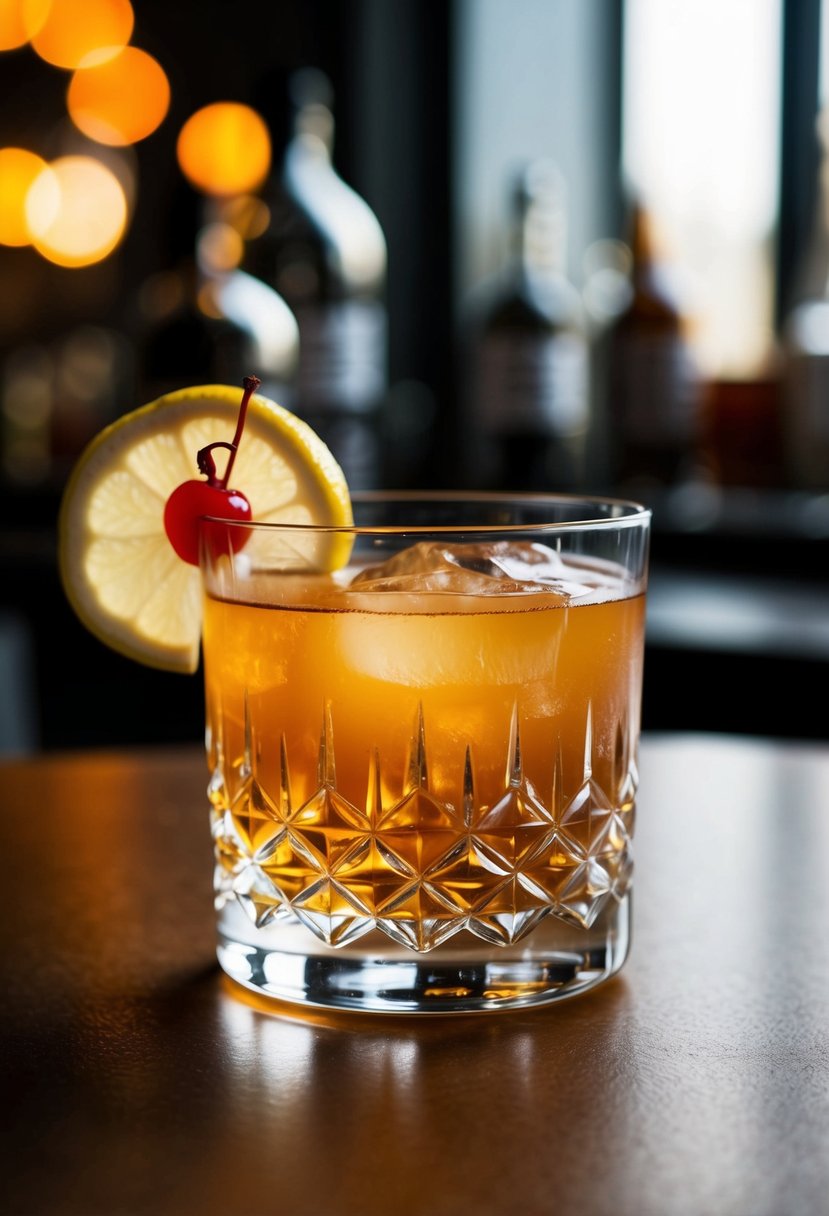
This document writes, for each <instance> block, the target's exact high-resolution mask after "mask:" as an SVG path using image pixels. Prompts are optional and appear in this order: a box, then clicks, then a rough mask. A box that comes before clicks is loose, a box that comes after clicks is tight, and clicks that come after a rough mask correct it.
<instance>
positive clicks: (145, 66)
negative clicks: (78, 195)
mask: <svg viewBox="0 0 829 1216" xmlns="http://www.w3.org/2000/svg"><path fill="white" fill-rule="evenodd" d="M66 105H67V108H68V110H69V114H70V117H71V118H72V121H73V122H74V123H75V126H76V127H78V128H79V130H81V131H83V133H84V135H88V136H89V138H90V139H94V140H97V141H98V143H101V144H111V145H113V146H122V145H124V144H134V143H137V141H138V140H140V139H146V137H147V136H148V135H152V133H153V131H155V130H156V128H157V127H158V126H160V124H161V123H162V122H163V120H164V117H165V115H166V113H167V110H168V109H169V106H170V85H169V82H168V80H167V76H166V74H165V72H164V69H163V68H162V67H161V64H160V63H159V62H158V61H157V60H156V59H153V57H152V55H148V54H147V52H146V51H141V50H139V49H138V47H134V46H127V47H123V48H122V49H120V50H118V49H116V50H115V52H114V53H112V54H111V53H110V48H105V49H104V50H102V51H96V52H95V53H94V54H92V55H88V56H87V57H86V59H85V60H84V63H83V66H82V67H80V68H78V69H77V71H76V72H75V73H74V75H73V77H72V80H71V82H70V85H69V89H68V91H67V94H66Z"/></svg>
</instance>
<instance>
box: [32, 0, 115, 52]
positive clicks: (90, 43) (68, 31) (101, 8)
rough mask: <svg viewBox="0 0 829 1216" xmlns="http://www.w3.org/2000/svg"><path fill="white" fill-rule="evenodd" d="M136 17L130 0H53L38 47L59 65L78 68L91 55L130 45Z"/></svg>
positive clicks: (36, 41)
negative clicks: (107, 49) (103, 49)
mask: <svg viewBox="0 0 829 1216" xmlns="http://www.w3.org/2000/svg"><path fill="white" fill-rule="evenodd" d="M134 21H135V18H134V14H133V11H132V5H131V4H130V0H52V2H51V4H50V6H49V11H48V14H47V16H46V20H45V21H44V23H43V25H42V26H41V28H40V29H39V30H38V31H37V33H36V34H35V35H34V36H33V37H32V39H31V42H32V46H33V47H34V49H35V50H36V51H37V53H38V55H40V57H41V59H45V60H46V62H47V63H51V64H54V65H55V67H58V68H77V67H79V65H80V64H81V63H82V62H83V60H84V59H85V58H86V56H87V55H89V54H91V53H92V52H93V51H99V50H100V49H101V47H108V48H110V50H111V53H112V54H115V53H117V51H118V50H120V49H121V48H122V47H124V46H126V45H127V43H128V42H129V40H130V38H131V36H132V27H133V24H134Z"/></svg>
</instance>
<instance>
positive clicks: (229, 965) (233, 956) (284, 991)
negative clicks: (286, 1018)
mask: <svg viewBox="0 0 829 1216" xmlns="http://www.w3.org/2000/svg"><path fill="white" fill-rule="evenodd" d="M630 901H631V897H630V894H628V895H626V896H625V897H624V898H623V899H622V900H620V901H617V900H615V899H610V900H609V901H608V903H607V904H606V906H605V907H604V908H603V909H602V911H601V912H600V914H599V916H598V918H597V919H596V921H595V922H594V923H593V925H592V926H591V927H590V928H589V929H583V928H579V927H577V926H574V925H570V924H567V923H565V922H563V921H561V920H559V919H558V918H556V917H555V916H552V915H550V916H547V917H545V919H544V920H542V921H541V922H540V923H539V924H538V925H537V927H536V928H535V929H533V930H532V932H531V933H529V934H528V935H527V936H526V937H524V938H522V939H521V941H520V942H517V943H515V945H513V946H506V947H497V946H487V945H486V944H485V943H483V942H481V941H480V940H479V939H476V938H473V937H472V935H471V934H470V935H466V934H459V935H458V936H457V937H453V938H452V939H451V941H449V942H447V943H446V944H445V945H442V946H438V947H437V948H436V949H434V950H431V951H430V952H429V953H428V954H419V953H416V952H414V951H412V950H408V949H406V948H405V947H403V946H398V945H396V944H395V943H393V942H390V941H389V939H388V938H387V937H385V936H384V935H382V934H379V933H371V934H368V935H367V936H365V937H363V938H361V939H360V940H359V942H355V943H354V944H353V945H352V946H344V947H342V948H340V949H336V950H335V949H332V948H331V947H328V946H325V945H323V944H322V943H320V942H318V941H316V940H313V939H311V935H310V934H309V932H308V930H307V929H306V928H304V926H302V925H300V924H296V923H291V922H290V921H282V922H278V923H277V924H272V925H270V926H269V927H268V928H266V929H256V928H255V927H254V926H253V925H252V924H251V922H250V920H249V919H248V918H247V916H246V915H245V914H244V912H243V911H242V909H241V908H240V907H239V906H238V904H237V903H235V902H232V903H229V904H228V905H227V906H226V907H225V908H224V909H223V910H222V912H221V914H220V917H219V945H218V951H217V953H218V957H219V963H220V964H221V966H222V968H223V970H224V971H226V972H227V974H228V975H229V976H230V977H231V978H232V979H234V980H236V981H237V983H240V984H243V985H244V986H245V987H246V988H250V989H252V990H253V991H254V992H257V993H259V994H260V995H264V996H271V997H276V998H278V999H279V1000H281V1001H288V1002H290V1003H291V1004H298V1005H309V1006H314V1007H321V1008H327V1009H344V1010H346V1009H347V1010H354V1011H356V1012H360V1013H403V1014H423V1013H426V1014H435V1013H437V1014H443V1013H481V1012H485V1011H488V1010H503V1009H517V1008H526V1007H528V1006H532V1005H546V1004H549V1003H551V1002H553V1001H560V1000H563V999H565V998H567V997H571V996H575V995H577V994H578V993H581V992H587V991H589V990H590V989H591V988H595V987H596V986H597V985H598V984H601V983H603V982H604V981H605V980H607V979H609V978H610V977H611V976H612V975H615V974H616V972H618V971H619V970H620V968H621V967H622V965H623V963H624V961H625V959H626V958H627V954H628V949H629V946H630V921H631V904H630ZM464 938H466V940H465V941H464ZM309 939H310V940H309Z"/></svg>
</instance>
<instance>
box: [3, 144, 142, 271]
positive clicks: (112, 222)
mask: <svg viewBox="0 0 829 1216" xmlns="http://www.w3.org/2000/svg"><path fill="white" fill-rule="evenodd" d="M26 220H27V223H28V226H29V231H30V234H31V242H32V244H33V245H34V247H35V249H36V250H37V251H38V253H40V254H42V255H43V257H45V258H47V259H48V260H49V261H50V262H54V263H55V264H56V265H58V266H68V267H78V266H91V265H92V264H93V263H94V262H100V261H102V260H103V259H104V258H105V257H106V256H107V254H109V253H111V252H112V250H113V249H114V248H115V247H116V245H117V244H118V242H119V241H120V240H121V238H122V236H123V235H124V233H125V231H126V227H127V200H126V196H125V194H124V191H123V189H122V187H121V184H120V182H119V181H118V179H117V177H116V176H115V174H114V173H112V172H111V171H110V170H109V169H107V168H106V166H105V165H102V164H101V163H100V161H97V160H93V159H92V157H91V156H64V157H61V158H60V159H59V160H56V161H53V162H52V163H51V164H50V165H47V166H46V167H45V168H44V169H43V170H42V171H41V173H40V174H39V175H38V177H37V178H36V179H35V181H34V182H33V184H32V186H31V188H30V189H29V192H28V194H27V195H26Z"/></svg>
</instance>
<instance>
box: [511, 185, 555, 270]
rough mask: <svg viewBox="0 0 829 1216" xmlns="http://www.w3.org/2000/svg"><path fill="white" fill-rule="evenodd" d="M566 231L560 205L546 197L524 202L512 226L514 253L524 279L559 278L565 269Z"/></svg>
mask: <svg viewBox="0 0 829 1216" xmlns="http://www.w3.org/2000/svg"><path fill="white" fill-rule="evenodd" d="M566 249H567V233H566V220H565V216H564V212H563V208H562V207H560V206H557V205H556V204H555V203H551V202H550V200H547V199H537V200H536V199H529V200H527V201H525V202H524V204H523V205H522V207H521V209H520V211H519V216H518V220H517V223H516V227H515V238H514V256H515V261H516V264H517V266H518V269H519V273H520V274H521V276H522V278H523V279H524V280H526V281H540V282H541V281H543V280H544V279H549V278H557V277H561V276H563V275H564V274H565V272H566Z"/></svg>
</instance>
